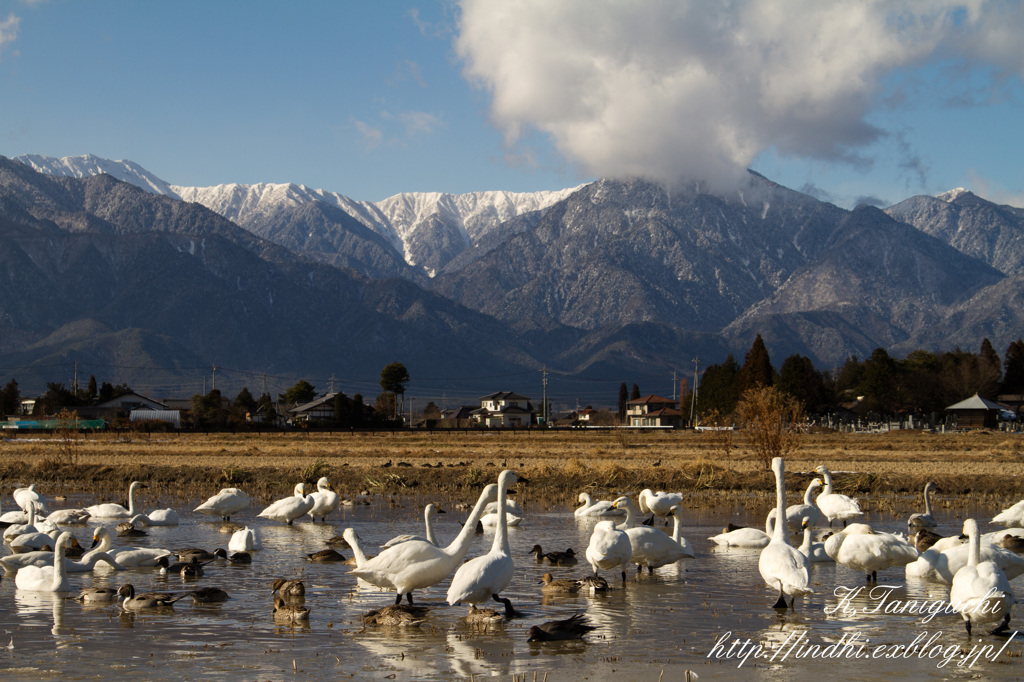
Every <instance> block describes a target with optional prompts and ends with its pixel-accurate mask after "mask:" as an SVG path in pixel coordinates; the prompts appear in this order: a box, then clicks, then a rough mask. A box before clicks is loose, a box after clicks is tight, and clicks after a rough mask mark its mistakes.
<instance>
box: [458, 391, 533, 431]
mask: <svg viewBox="0 0 1024 682" xmlns="http://www.w3.org/2000/svg"><path fill="white" fill-rule="evenodd" d="M471 416H472V417H473V419H474V420H475V421H476V422H478V423H480V424H483V425H484V426H488V427H491V426H494V427H504V428H508V427H522V426H529V425H530V424H533V423H534V422H535V421H536V414H535V413H534V411H533V405H531V404H530V399H529V398H527V397H526V396H525V395H519V394H518V393H513V392H511V391H500V392H498V393H491V394H490V395H485V396H484V397H482V398H480V407H479V408H478V409H476V410H473V412H472V413H471Z"/></svg>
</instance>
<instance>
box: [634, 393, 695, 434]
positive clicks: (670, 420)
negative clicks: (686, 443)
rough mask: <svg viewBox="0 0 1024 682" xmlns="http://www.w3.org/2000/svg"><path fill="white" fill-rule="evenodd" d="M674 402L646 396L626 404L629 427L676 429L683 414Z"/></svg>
mask: <svg viewBox="0 0 1024 682" xmlns="http://www.w3.org/2000/svg"><path fill="white" fill-rule="evenodd" d="M676 405H677V404H676V401H675V400H671V399H669V398H662V397H661V396H659V395H648V396H644V397H641V398H637V399H636V400H630V401H629V402H628V403H626V420H627V422H628V423H629V425H630V426H649V427H662V428H678V427H679V425H680V424H681V423H682V419H683V413H682V412H680V411H679V410H678V409H677V407H676Z"/></svg>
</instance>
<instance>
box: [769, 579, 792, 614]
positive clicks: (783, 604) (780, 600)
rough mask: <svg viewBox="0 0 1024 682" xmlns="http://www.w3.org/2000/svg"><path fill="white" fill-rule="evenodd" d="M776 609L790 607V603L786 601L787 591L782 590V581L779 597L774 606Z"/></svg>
mask: <svg viewBox="0 0 1024 682" xmlns="http://www.w3.org/2000/svg"><path fill="white" fill-rule="evenodd" d="M772 608H774V609H783V610H785V609H788V608H789V604H787V603H786V593H785V592H783V591H782V582H779V598H778V600H776V602H775V604H774V605H773V606H772Z"/></svg>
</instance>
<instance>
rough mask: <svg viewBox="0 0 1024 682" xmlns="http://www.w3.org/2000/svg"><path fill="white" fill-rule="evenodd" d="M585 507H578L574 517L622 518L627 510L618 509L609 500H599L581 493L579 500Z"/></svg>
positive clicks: (588, 494)
mask: <svg viewBox="0 0 1024 682" xmlns="http://www.w3.org/2000/svg"><path fill="white" fill-rule="evenodd" d="M577 501H579V502H580V503H581V504H582V505H583V506H581V507H577V508H576V511H574V512H573V515H574V516H577V517H579V516H622V515H623V514H625V513H626V510H625V509H618V508H616V507H615V504H614V503H613V502H609V501H608V500H597V501H594V498H593V497H591V496H590V493H580V494H579V497H578V498H577Z"/></svg>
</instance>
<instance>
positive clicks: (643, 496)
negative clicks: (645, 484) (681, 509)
mask: <svg viewBox="0 0 1024 682" xmlns="http://www.w3.org/2000/svg"><path fill="white" fill-rule="evenodd" d="M639 502H640V511H641V512H643V513H644V514H647V513H654V514H657V515H658V516H668V514H669V511H670V510H671V509H672V507H674V506H677V505H681V504H682V503H683V494H682V493H666V492H664V491H661V490H659V491H658V492H653V491H652V490H651V489H650V488H645V489H644V490H642V491H640V498H639Z"/></svg>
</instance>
